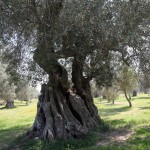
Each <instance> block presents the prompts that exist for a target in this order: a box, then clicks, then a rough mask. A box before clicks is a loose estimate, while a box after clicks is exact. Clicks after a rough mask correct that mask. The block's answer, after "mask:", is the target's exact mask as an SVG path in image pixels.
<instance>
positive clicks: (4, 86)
mask: <svg viewBox="0 0 150 150" xmlns="http://www.w3.org/2000/svg"><path fill="white" fill-rule="evenodd" d="M6 68H7V65H5V64H3V63H2V62H1V61H0V99H3V100H4V101H5V102H6V105H5V107H6V108H13V107H14V98H15V97H16V93H15V89H16V87H15V86H14V84H11V83H10V82H9V75H8V74H7V73H6Z"/></svg>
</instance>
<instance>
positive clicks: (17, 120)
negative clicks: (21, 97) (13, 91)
mask: <svg viewBox="0 0 150 150" xmlns="http://www.w3.org/2000/svg"><path fill="white" fill-rule="evenodd" d="M36 103H37V101H36V100H34V101H33V102H32V103H30V104H29V106H26V103H25V102H22V103H21V102H20V101H15V108H12V109H5V108H4V107H2V106H1V107H0V147H6V146H7V145H8V144H9V143H11V142H12V141H13V140H14V139H15V138H16V137H17V136H18V135H21V134H22V133H24V132H25V131H27V130H28V129H29V128H30V127H31V125H32V123H33V121H34V117H35V114H36Z"/></svg>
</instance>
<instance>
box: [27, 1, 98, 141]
mask: <svg viewBox="0 0 150 150" xmlns="http://www.w3.org/2000/svg"><path fill="white" fill-rule="evenodd" d="M62 2H63V0H60V1H54V2H53V5H52V9H50V7H47V8H46V9H47V10H46V11H45V14H44V16H43V17H42V18H43V20H39V18H38V17H37V18H38V19H37V21H38V22H40V23H39V26H38V28H37V31H38V41H37V43H38V46H37V49H36V51H35V53H34V57H33V58H34V61H35V62H37V64H38V65H39V66H40V67H41V68H43V69H44V71H46V72H47V74H48V75H49V82H48V83H47V84H43V85H42V88H41V95H40V96H39V101H38V104H37V114H36V117H35V121H34V124H33V126H32V129H31V130H30V131H29V132H28V133H27V135H28V136H29V137H38V138H40V139H43V140H47V141H51V140H53V139H63V140H66V139H70V138H81V137H84V136H85V135H86V134H87V133H88V131H89V130H90V129H91V128H94V127H97V126H98V124H99V121H100V118H99V116H98V111H97V108H96V107H95V106H94V104H93V99H92V96H91V91H90V84H89V81H88V80H87V79H86V78H85V77H84V76H83V68H82V65H83V64H82V63H81V62H80V64H78V63H79V62H78V61H77V59H76V57H75V54H76V53H74V51H68V50H67V51H66V50H62V51H61V52H59V53H58V52H55V50H54V47H53V46H54V43H53V26H54V23H55V21H56V18H57V17H58V15H59V11H60V10H61V8H62ZM33 7H34V8H35V5H33ZM47 11H48V12H50V16H47V14H48V13H47ZM35 13H36V15H37V12H36V9H35ZM43 22H44V23H43ZM59 54H61V55H59ZM62 55H63V56H65V57H74V62H73V66H72V70H73V71H72V82H73V84H74V86H75V87H76V88H77V93H74V92H73V91H71V88H70V85H69V83H68V74H67V71H66V69H65V68H64V67H63V66H61V65H60V64H59V63H58V59H59V58H61V57H62Z"/></svg>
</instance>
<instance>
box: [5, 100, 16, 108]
mask: <svg viewBox="0 0 150 150" xmlns="http://www.w3.org/2000/svg"><path fill="white" fill-rule="evenodd" d="M5 107H6V108H13V107H14V100H7V102H6V105H5Z"/></svg>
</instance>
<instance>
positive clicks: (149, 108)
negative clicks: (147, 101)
mask: <svg viewBox="0 0 150 150" xmlns="http://www.w3.org/2000/svg"><path fill="white" fill-rule="evenodd" d="M139 109H142V110H144V109H148V110H150V106H148V107H139Z"/></svg>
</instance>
